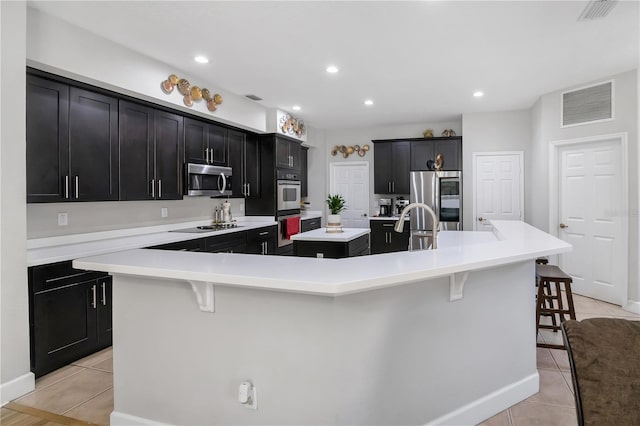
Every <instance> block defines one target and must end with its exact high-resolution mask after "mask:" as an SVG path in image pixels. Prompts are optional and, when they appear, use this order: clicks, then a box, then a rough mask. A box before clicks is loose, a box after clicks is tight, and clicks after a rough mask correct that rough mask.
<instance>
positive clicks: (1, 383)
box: [0, 1, 34, 403]
mask: <svg viewBox="0 0 640 426" xmlns="http://www.w3.org/2000/svg"><path fill="white" fill-rule="evenodd" d="M0 23H1V25H0V52H1V56H0V92H1V93H2V100H1V104H0V122H1V126H0V127H1V133H0V137H1V139H0V310H1V313H0V321H1V329H0V333H1V337H0V339H1V340H0V342H1V343H0V359H1V361H0V403H4V402H7V401H9V400H10V399H13V398H16V397H18V396H20V395H21V394H23V393H26V392H29V391H30V390H32V389H33V387H34V379H33V375H32V374H31V372H30V371H29V367H30V366H29V305H28V297H27V295H28V293H27V290H28V288H27V256H26V242H27V241H26V234H27V223H26V214H25V209H26V202H25V200H26V193H25V188H26V168H25V156H26V144H25V137H26V136H25V134H26V127H25V114H24V112H25V97H24V88H25V84H26V82H25V73H24V67H25V51H26V31H25V28H26V4H25V2H22V1H20V2H6V1H3V2H0Z"/></svg>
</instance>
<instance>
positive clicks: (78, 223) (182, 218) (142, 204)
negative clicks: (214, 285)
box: [27, 197, 244, 239]
mask: <svg viewBox="0 0 640 426" xmlns="http://www.w3.org/2000/svg"><path fill="white" fill-rule="evenodd" d="M223 201H224V199H223V198H213V199H212V198H209V197H185V198H184V199H183V200H163V201H102V202H93V203H39V204H27V224H28V231H27V238H29V239H31V238H45V237H53V236H58V235H69V234H80V233H85V232H99V231H110V230H113V229H123V228H134V227H142V226H153V225H166V224H170V223H179V222H190V221H198V220H207V219H213V211H214V209H215V208H216V207H218V208H220V205H221V204H222V202H223ZM229 201H230V202H231V213H232V215H233V216H235V217H237V216H243V215H244V200H242V199H233V198H232V199H230V200H229ZM163 207H166V208H167V210H168V213H169V214H168V216H167V217H166V218H162V217H161V213H160V210H161V208H163ZM63 212H64V213H67V214H68V218H69V219H68V225H67V226H58V213H63Z"/></svg>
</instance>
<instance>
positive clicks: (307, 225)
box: [300, 217, 322, 232]
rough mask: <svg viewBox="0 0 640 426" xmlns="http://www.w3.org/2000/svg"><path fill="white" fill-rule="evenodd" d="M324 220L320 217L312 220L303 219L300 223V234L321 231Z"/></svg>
mask: <svg viewBox="0 0 640 426" xmlns="http://www.w3.org/2000/svg"><path fill="white" fill-rule="evenodd" d="M321 222H322V219H321V218H319V217H313V218H311V219H302V220H301V221H300V232H307V231H313V230H314V229H320V225H321Z"/></svg>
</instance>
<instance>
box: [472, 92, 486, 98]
mask: <svg viewBox="0 0 640 426" xmlns="http://www.w3.org/2000/svg"><path fill="white" fill-rule="evenodd" d="M483 96H484V93H483V92H481V91H477V92H473V97H474V98H481V97H483Z"/></svg>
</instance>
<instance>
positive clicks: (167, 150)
mask: <svg viewBox="0 0 640 426" xmlns="http://www.w3.org/2000/svg"><path fill="white" fill-rule="evenodd" d="M154 129H155V172H156V173H155V176H156V179H155V180H156V185H157V186H156V191H155V194H154V195H155V197H156V199H158V200H180V199H182V167H183V164H182V163H183V157H182V150H183V143H184V142H183V141H184V128H183V117H182V116H180V115H178V114H172V113H169V112H165V111H158V110H156V111H155V126H154Z"/></svg>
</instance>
